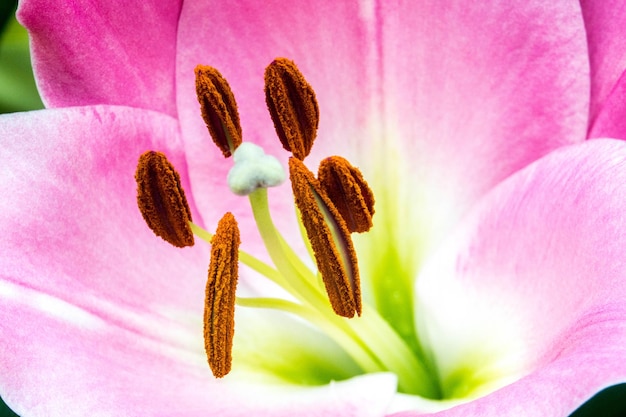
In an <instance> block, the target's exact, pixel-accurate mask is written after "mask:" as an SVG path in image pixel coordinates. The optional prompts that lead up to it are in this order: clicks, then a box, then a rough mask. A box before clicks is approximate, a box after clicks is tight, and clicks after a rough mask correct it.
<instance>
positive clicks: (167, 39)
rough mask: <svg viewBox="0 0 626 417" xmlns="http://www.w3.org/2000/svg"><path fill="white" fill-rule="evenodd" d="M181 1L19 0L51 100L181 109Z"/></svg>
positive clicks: (52, 103)
mask: <svg viewBox="0 0 626 417" xmlns="http://www.w3.org/2000/svg"><path fill="white" fill-rule="evenodd" d="M181 5H182V0H174V1H166V2H161V1H142V2H140V3H128V2H123V1H107V2H98V1H95V2H94V1H90V0H79V1H74V2H69V3H68V2H66V1H62V0H24V1H20V4H19V10H18V14H17V16H18V18H19V20H20V22H21V23H22V24H23V25H24V26H26V28H27V29H28V30H29V33H30V40H31V51H32V54H33V69H34V72H35V76H36V79H37V85H38V88H39V93H40V94H41V96H42V98H43V101H44V103H45V104H46V106H47V107H63V106H76V105H79V106H80V105H89V104H118V105H127V106H133V107H139V108H145V109H151V110H158V111H162V112H164V113H167V114H169V115H172V116H175V115H176V108H175V97H174V94H175V88H174V85H175V83H174V71H175V67H174V65H175V60H176V56H175V53H176V28H177V25H178V16H179V14H180V8H181Z"/></svg>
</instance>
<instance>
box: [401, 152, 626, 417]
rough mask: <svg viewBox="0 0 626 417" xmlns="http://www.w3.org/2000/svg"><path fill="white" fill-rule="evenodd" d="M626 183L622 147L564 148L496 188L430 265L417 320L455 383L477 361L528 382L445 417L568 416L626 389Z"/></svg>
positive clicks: (480, 368)
mask: <svg viewBox="0 0 626 417" xmlns="http://www.w3.org/2000/svg"><path fill="white" fill-rule="evenodd" d="M625 184H626V145H625V144H624V143H623V142H621V141H615V140H595V141H589V142H586V143H585V144H582V145H577V146H571V147H567V148H564V149H563V150H559V151H556V152H554V153H552V154H550V155H548V156H547V157H545V158H543V159H541V160H539V161H538V162H537V163H535V164H533V165H531V166H529V167H528V168H526V169H524V170H523V171H521V172H519V173H518V174H516V175H514V176H513V177H511V178H510V179H508V180H507V181H505V182H504V183H503V184H501V186H499V187H497V188H496V189H494V191H493V192H492V193H490V194H489V195H488V196H487V198H486V199H485V200H483V202H481V204H480V205H479V206H478V207H477V208H476V210H475V211H473V212H472V213H471V215H470V216H469V217H468V218H466V221H464V222H463V227H462V228H461V229H460V230H458V232H457V233H456V234H454V235H453V236H451V237H450V239H449V240H447V241H446V242H445V244H444V246H442V249H441V250H440V251H439V252H438V253H437V255H436V256H435V257H434V258H433V259H432V261H431V262H430V263H428V264H427V265H426V267H425V269H424V270H423V274H422V275H420V277H419V281H418V297H419V299H418V309H419V311H418V312H417V313H416V317H417V319H418V320H419V321H420V329H421V330H420V331H421V333H420V335H421V336H422V337H424V338H426V340H428V341H429V343H430V345H431V346H433V349H434V352H433V353H434V355H435V356H436V361H437V362H438V364H439V369H440V370H441V372H442V375H443V376H444V378H445V376H446V375H448V374H449V373H450V372H453V371H454V370H455V368H457V367H458V366H461V365H463V364H464V361H466V362H465V364H467V358H472V359H474V361H473V362H469V365H470V366H471V367H473V368H471V369H474V370H475V371H476V372H478V373H484V374H489V373H494V374H500V376H502V377H503V381H505V380H507V378H510V379H511V380H514V381H516V382H513V383H512V384H511V385H508V386H506V387H504V388H502V389H500V390H498V391H496V392H494V393H493V394H491V395H488V396H485V397H483V398H480V399H478V400H476V401H473V402H471V403H468V404H465V405H462V406H458V407H456V408H454V409H451V410H449V411H447V412H442V413H440V414H438V415H442V416H456V415H459V416H461V415H463V416H468V415H481V416H500V415H522V416H525V415H528V416H538V415H568V414H569V413H570V412H572V411H573V410H574V409H575V408H576V407H578V406H580V405H581V404H582V403H583V402H584V401H586V400H587V399H588V398H590V397H591V396H593V395H594V394H595V393H597V392H598V391H600V390H601V389H603V388H605V387H607V386H610V385H612V384H615V383H618V382H624V381H626V362H624V357H625V355H626V343H625V342H626V301H625V300H626V281H624V275H625V273H626V270H625V269H624V268H625V265H626V262H624V253H626V234H625V233H624V225H625V216H624V209H625V206H624V204H625V201H626V200H625V197H626V185H625ZM481 354H482V356H481ZM477 375H478V374H477ZM468 376H471V375H468ZM520 377H521V379H519V380H518V378H520ZM404 415H407V416H408V415H414V414H411V413H407V414H404Z"/></svg>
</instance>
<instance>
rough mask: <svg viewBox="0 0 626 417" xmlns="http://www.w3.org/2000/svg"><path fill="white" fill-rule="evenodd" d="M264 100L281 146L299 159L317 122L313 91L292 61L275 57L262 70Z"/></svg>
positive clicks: (317, 115) (302, 156)
mask: <svg viewBox="0 0 626 417" xmlns="http://www.w3.org/2000/svg"><path fill="white" fill-rule="evenodd" d="M265 101H266V103H267V108H268V109H269V111H270V115H271V116H272V121H273V122H274V127H275V128H276V133H277V134H278V138H279V139H280V141H281V143H282V144H283V147H284V148H285V149H286V150H288V151H289V152H292V153H293V156H295V157H296V158H298V159H300V160H303V159H304V158H305V157H306V156H307V155H308V154H309V152H311V147H312V146H313V141H314V140H315V136H316V135H317V126H318V124H319V113H320V112H319V108H318V105H317V99H316V98H315V92H314V91H313V88H312V87H311V86H310V85H309V83H308V82H307V81H306V80H305V79H304V76H303V75H302V73H301V72H300V70H298V67H296V64H294V63H293V61H290V60H288V59H286V58H276V59H275V60H274V61H273V62H272V63H271V64H270V65H269V66H268V67H267V68H266V69H265Z"/></svg>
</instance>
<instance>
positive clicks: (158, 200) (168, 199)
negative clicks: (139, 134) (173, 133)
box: [135, 151, 194, 248]
mask: <svg viewBox="0 0 626 417" xmlns="http://www.w3.org/2000/svg"><path fill="white" fill-rule="evenodd" d="M135 180H136V181H137V204H138V206H139V211H141V215H142V216H143V218H144V220H145V221H146V223H147V224H148V226H149V227H150V229H152V231H153V232H154V234H156V235H157V236H160V237H161V238H163V240H165V241H167V242H169V243H171V244H172V245H174V246H177V247H179V248H182V247H185V246H193V243H194V240H193V232H192V231H191V228H190V226H189V222H190V221H191V211H190V210H189V205H188V204H187V199H186V198H185V191H184V190H183V188H182V186H181V185H180V175H178V172H176V170H175V169H174V167H173V166H172V164H170V162H169V161H168V160H167V158H166V157H165V155H163V154H162V153H160V152H154V151H148V152H145V153H143V154H142V155H141V156H140V157H139V163H138V164H137V171H136V173H135Z"/></svg>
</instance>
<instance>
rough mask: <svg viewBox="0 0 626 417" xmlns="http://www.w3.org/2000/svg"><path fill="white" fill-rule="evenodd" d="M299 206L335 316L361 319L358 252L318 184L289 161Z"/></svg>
mask: <svg viewBox="0 0 626 417" xmlns="http://www.w3.org/2000/svg"><path fill="white" fill-rule="evenodd" d="M289 174H290V177H291V185H292V188H293V193H294V198H295V201H296V205H297V206H298V209H299V210H300V214H301V216H302V223H303V224H304V228H305V229H306V232H307V236H308V237H309V241H310V242H311V247H312V248H313V252H314V255H315V261H316V263H317V268H318V269H319V271H320V273H321V274H322V279H323V281H324V286H325V287H326V292H327V293H328V297H329V299H330V304H331V305H332V307H333V310H334V311H335V313H337V314H338V315H340V316H343V317H353V316H354V313H355V312H356V313H357V314H358V315H359V316H360V315H361V289H360V283H359V271H358V265H357V259H356V252H355V250H354V246H353V245H352V239H351V238H350V232H349V231H348V228H347V227H346V224H345V222H344V221H343V219H342V218H341V215H340V214H339V212H338V211H337V209H336V208H335V206H334V205H333V203H332V202H331V201H330V200H329V199H328V197H327V196H326V194H325V193H324V191H322V189H321V188H320V185H319V182H318V181H317V180H316V179H315V177H314V176H313V173H312V172H311V171H309V170H308V169H307V168H306V167H305V166H304V164H303V163H302V162H301V161H300V160H299V159H297V158H289Z"/></svg>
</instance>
